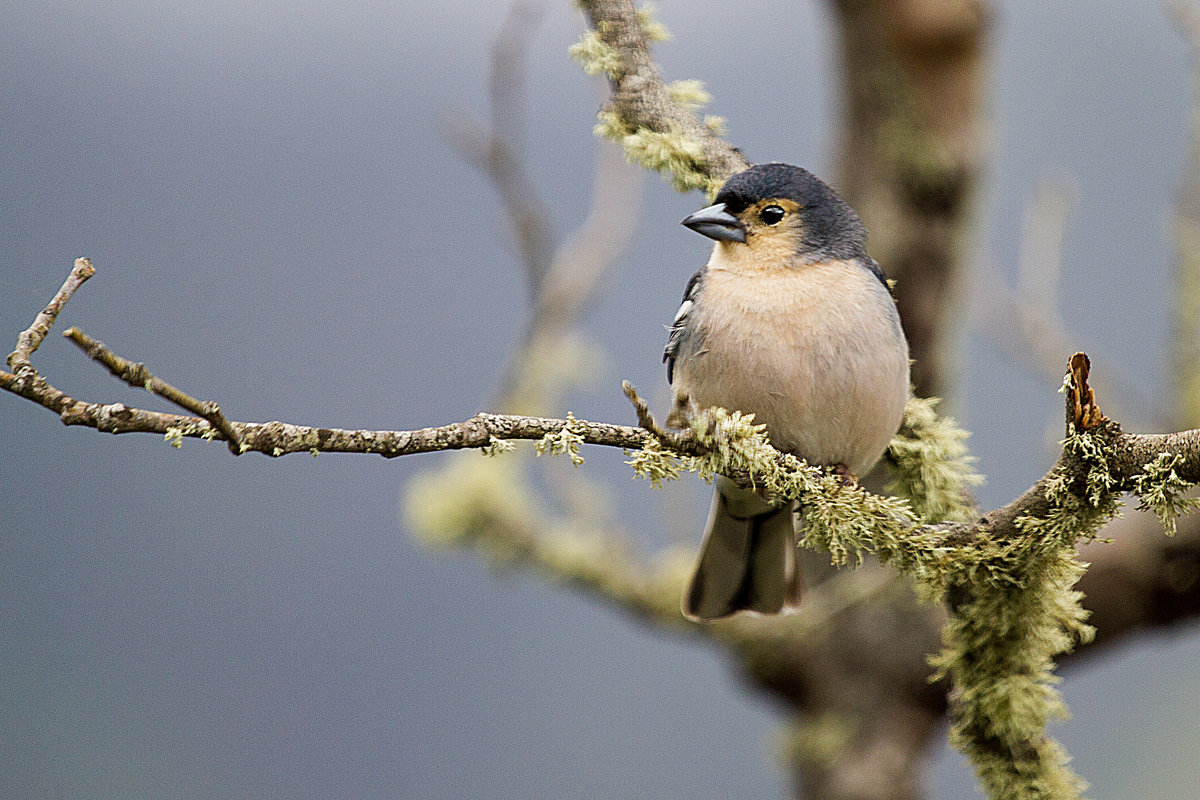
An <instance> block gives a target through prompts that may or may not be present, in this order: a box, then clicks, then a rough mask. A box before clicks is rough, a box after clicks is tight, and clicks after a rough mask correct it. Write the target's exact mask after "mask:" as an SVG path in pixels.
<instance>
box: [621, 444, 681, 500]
mask: <svg viewBox="0 0 1200 800" xmlns="http://www.w3.org/2000/svg"><path fill="white" fill-rule="evenodd" d="M625 455H627V456H629V460H628V461H626V462H625V463H626V464H628V465H629V466H631V467H633V474H634V477H636V478H644V479H645V480H648V481H650V485H651V486H653V487H654V488H655V489H661V488H663V485H662V484H663V481H677V480H679V469H680V463H679V456H677V455H675V454H674V453H672V452H670V451H669V450H665V449H663V446H662V445H661V444H659V442H658V440H657V439H649V440H647V441H646V445H645V447H642V448H641V449H639V450H633V451H628V450H627V451H625Z"/></svg>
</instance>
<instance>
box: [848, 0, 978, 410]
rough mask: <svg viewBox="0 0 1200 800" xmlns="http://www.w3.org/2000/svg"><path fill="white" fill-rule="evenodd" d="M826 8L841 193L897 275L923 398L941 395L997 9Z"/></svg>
mask: <svg viewBox="0 0 1200 800" xmlns="http://www.w3.org/2000/svg"><path fill="white" fill-rule="evenodd" d="M830 4H831V5H832V6H833V9H834V11H835V14H836V16H835V19H836V22H837V25H838V32H839V35H840V47H839V58H838V61H839V66H840V69H839V76H840V80H841V101H840V104H839V105H840V107H841V108H842V109H844V112H843V113H844V119H843V126H842V135H841V139H840V142H839V144H838V147H839V162H840V170H839V174H840V180H839V182H838V188H839V189H840V190H841V193H842V195H843V196H844V197H845V198H846V200H847V201H849V202H850V205H852V206H854V207H855V209H857V210H858V213H859V214H861V215H862V218H863V221H864V222H865V223H866V226H867V230H868V231H870V233H871V238H870V243H869V246H870V249H871V253H872V255H873V256H874V257H875V259H876V260H877V261H878V262H879V263H880V264H881V265H883V268H884V270H885V271H886V272H887V274H888V275H889V276H890V277H892V278H895V279H896V300H897V304H898V305H899V308H900V317H901V319H903V320H904V330H905V333H906V334H907V335H908V341H909V347H910V350H911V352H912V355H913V359H914V364H913V382H914V384H915V386H916V389H917V393H918V394H920V395H922V396H945V394H946V391H947V388H948V387H949V386H950V385H951V383H952V381H951V380H950V376H949V369H950V367H951V364H952V359H951V355H950V354H951V348H952V346H953V344H954V340H955V335H956V330H955V327H954V324H953V317H952V315H953V314H954V309H956V308H957V307H958V305H957V304H956V303H955V302H954V301H953V298H954V297H955V296H956V294H957V293H958V291H959V281H960V279H961V277H962V264H963V261H964V258H965V257H966V255H967V252H968V248H969V247H970V246H971V245H970V242H971V235H970V234H971V221H972V220H971V215H972V213H973V205H974V196H975V186H976V184H977V182H978V176H979V165H980V160H981V151H982V147H981V137H980V132H981V119H982V108H983V102H984V100H983V98H984V79H983V78H984V75H985V68H986V53H985V50H984V42H985V34H986V32H987V27H988V25H987V23H988V18H989V15H990V11H989V5H988V4H987V3H986V2H984V0H940V1H939V2H936V3H931V2H929V0H830Z"/></svg>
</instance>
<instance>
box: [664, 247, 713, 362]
mask: <svg viewBox="0 0 1200 800" xmlns="http://www.w3.org/2000/svg"><path fill="white" fill-rule="evenodd" d="M706 269H707V267H701V268H700V269H699V270H697V272H696V274H695V275H693V276H692V277H691V279H690V280H689V281H688V282H687V288H686V289H684V290H683V302H682V303H680V304H679V310H678V311H676V312H675V319H674V320H673V321H672V322H671V333H670V335H669V336H668V337H667V346H666V348H665V349H664V350H663V362H664V363H665V364H666V365H667V383H671V381H672V380H673V379H674V377H675V357H676V356H678V355H679V348H680V346H681V345H682V344H683V338H684V335H685V334H686V332H687V329H688V314H690V313H691V311H692V307H693V306H694V305H695V304H696V296H697V295H699V294H700V286H701V284H703V282H704V272H705V270H706Z"/></svg>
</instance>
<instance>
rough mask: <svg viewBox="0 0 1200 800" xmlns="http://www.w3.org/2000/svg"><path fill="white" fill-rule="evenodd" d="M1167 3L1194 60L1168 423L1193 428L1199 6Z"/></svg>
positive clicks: (1198, 403)
mask: <svg viewBox="0 0 1200 800" xmlns="http://www.w3.org/2000/svg"><path fill="white" fill-rule="evenodd" d="M1169 6H1170V9H1171V11H1172V12H1173V14H1174V17H1175V20H1176V22H1177V24H1178V25H1179V27H1180V28H1181V29H1182V31H1183V33H1184V34H1185V35H1186V36H1187V39H1188V42H1189V43H1190V44H1191V46H1192V51H1193V60H1194V62H1195V65H1194V74H1193V78H1192V81H1193V84H1194V86H1193V93H1194V95H1195V99H1194V101H1193V103H1194V107H1193V109H1192V125H1191V141H1190V146H1189V149H1188V160H1187V165H1186V166H1185V167H1184V171H1183V178H1182V181H1181V183H1180V186H1179V195H1178V198H1177V199H1176V201H1175V210H1174V220H1173V221H1174V231H1175V251H1176V258H1177V259H1178V260H1177V262H1176V264H1175V286H1174V291H1173V294H1172V297H1171V322H1172V331H1171V353H1170V363H1169V364H1168V370H1169V374H1170V380H1171V385H1172V388H1173V390H1174V398H1173V399H1174V418H1173V419H1172V423H1173V425H1172V426H1175V425H1179V426H1193V425H1200V6H1197V4H1196V3H1195V2H1194V0H1172V1H1171V2H1170V3H1169Z"/></svg>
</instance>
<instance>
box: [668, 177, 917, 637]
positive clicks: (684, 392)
mask: <svg viewBox="0 0 1200 800" xmlns="http://www.w3.org/2000/svg"><path fill="white" fill-rule="evenodd" d="M682 224H683V225H685V226H686V227H688V228H690V229H691V230H693V231H696V232H697V233H700V234H703V235H704V236H707V237H708V238H710V239H713V240H714V244H713V248H712V253H711V255H710V256H709V258H708V262H707V264H706V265H705V266H704V267H702V268H701V269H700V270H699V271H698V272H696V274H695V275H693V276H692V278H691V280H689V281H688V283H687V288H686V289H685V290H684V296H683V302H682V304H681V305H680V306H679V311H678V312H677V313H676V314H675V318H674V321H673V322H672V324H671V326H670V328H669V331H670V332H669V335H668V341H667V345H666V349H665V351H664V353H663V361H664V362H665V363H666V366H667V382H668V383H669V384H670V386H671V390H672V406H671V411H670V415H669V416H668V417H667V422H668V424H669V425H671V426H674V427H686V425H687V421H688V420H689V419H692V418H693V417H694V416H695V415H696V414H698V413H700V412H702V411H704V410H705V409H707V408H710V407H714V406H719V407H722V408H725V409H727V410H729V411H740V412H742V413H744V414H753V415H754V421H755V423H757V424H763V425H765V426H766V433H767V437H768V439H769V441H770V442H771V444H772V445H773V446H774V447H775V448H776V449H778V450H781V451H783V452H785V453H792V454H794V455H796V456H798V457H800V458H802V459H804V460H805V461H806V462H808V463H809V464H812V465H817V466H821V467H826V468H830V469H833V470H834V471H836V472H837V473H839V474H841V475H842V476H843V479H844V480H847V481H853V480H854V476H857V475H865V474H866V473H867V471H869V470H870V469H871V467H872V466H874V464H875V463H876V462H877V461H878V460H879V459H880V457H881V456H882V455H883V453H884V451H885V450H886V448H887V446H888V443H889V442H890V441H891V439H892V436H893V435H894V434H895V433H896V431H897V430H898V429H899V427H900V423H901V420H902V418H903V415H904V407H905V404H906V402H907V400H908V397H909V394H910V392H911V388H910V377H909V358H908V343H907V340H906V338H905V335H904V331H903V329H902V328H901V324H900V315H899V313H898V312H897V310H896V303H895V301H894V299H893V297H892V293H891V289H890V288H889V286H888V283H887V279H886V278H885V276H884V273H883V270H882V269H881V268H880V266H879V265H878V264H877V263H876V262H875V261H874V260H873V259H872V258H871V257H870V256H869V255H868V254H867V250H866V240H867V233H866V229H865V228H864V226H863V223H862V220H861V219H859V216H858V214H856V213H855V211H854V209H852V208H851V207H850V205H849V204H848V203H846V201H845V200H843V199H842V198H841V197H839V196H838V195H837V194H836V193H835V192H834V191H833V189H831V188H830V187H829V186H828V185H827V184H826V183H825V182H823V181H822V180H821V179H820V178H818V177H817V176H815V175H813V174H812V173H811V172H809V171H808V170H806V169H803V168H802V167H797V166H792V165H790V164H784V163H779V162H774V163H769V164H759V165H755V166H752V167H750V168H748V169H746V170H744V171H742V172H739V173H737V174H735V175H733V176H731V177H730V178H728V179H727V180H726V181H725V183H724V184H723V185H722V187H721V189H720V190H719V191H718V192H717V195H716V196H715V198H713V204H712V205H710V206H708V207H707V208H703V209H701V210H699V211H697V212H695V213H694V214H691V215H689V216H688V217H686V218H685V219H684V220H683V221H682ZM715 483H716V487H715V491H714V492H713V502H712V507H711V510H710V512H709V516H708V522H707V526H706V528H705V532H704V539H703V544H702V545H701V548H700V554H699V557H698V559H697V562H696V567H695V570H694V573H693V575H692V578H691V581H690V582H689V584H688V585H687V587H686V589H685V590H684V594H683V600H682V610H683V614H684V616H685V617H687V618H689V619H691V620H696V621H710V620H715V619H719V618H722V617H726V616H729V615H732V614H734V613H737V612H742V611H744V612H752V613H758V614H777V613H786V612H791V611H794V610H795V609H796V608H797V606H798V604H799V602H800V595H801V583H802V582H801V578H800V574H799V565H798V563H797V555H798V550H797V548H798V533H797V530H796V511H797V506H796V503H795V502H794V501H787V502H782V503H777V502H772V501H770V500H768V499H767V498H765V497H764V496H763V495H762V494H761V493H760V492H758V491H755V490H753V489H745V488H741V487H739V486H738V485H737V484H736V483H734V481H732V480H731V479H729V478H727V477H724V476H718V477H717V479H716V481H715Z"/></svg>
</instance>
